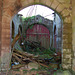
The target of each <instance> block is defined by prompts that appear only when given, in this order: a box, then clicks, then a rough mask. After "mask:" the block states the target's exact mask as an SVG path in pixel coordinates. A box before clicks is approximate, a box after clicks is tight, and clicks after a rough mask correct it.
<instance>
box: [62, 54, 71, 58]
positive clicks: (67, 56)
mask: <svg viewBox="0 0 75 75" xmlns="http://www.w3.org/2000/svg"><path fill="white" fill-rule="evenodd" d="M63 59H72V54H71V53H70V54H69V53H67V54H66V53H63Z"/></svg>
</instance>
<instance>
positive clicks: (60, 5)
mask: <svg viewBox="0 0 75 75" xmlns="http://www.w3.org/2000/svg"><path fill="white" fill-rule="evenodd" d="M64 8H65V7H64V6H63V5H62V4H59V5H58V7H57V9H56V11H58V12H59V13H60V12H61V11H63V9H64Z"/></svg>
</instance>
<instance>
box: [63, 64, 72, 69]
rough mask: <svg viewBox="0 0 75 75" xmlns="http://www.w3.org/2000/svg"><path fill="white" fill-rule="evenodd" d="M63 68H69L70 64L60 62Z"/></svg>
mask: <svg viewBox="0 0 75 75" xmlns="http://www.w3.org/2000/svg"><path fill="white" fill-rule="evenodd" d="M62 67H63V69H71V64H62Z"/></svg>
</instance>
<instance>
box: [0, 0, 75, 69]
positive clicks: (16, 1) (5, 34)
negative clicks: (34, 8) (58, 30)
mask: <svg viewBox="0 0 75 75" xmlns="http://www.w3.org/2000/svg"><path fill="white" fill-rule="evenodd" d="M1 1H2V0H1ZM34 1H36V2H38V3H39V4H43V5H47V6H48V7H50V6H51V8H53V9H55V8H56V7H57V8H56V9H55V11H57V12H58V13H60V12H61V11H63V9H64V8H67V9H70V10H69V11H68V12H69V13H70V15H71V13H72V11H71V9H72V8H71V5H70V4H69V3H70V0H3V9H2V8H1V6H0V8H1V9H2V15H3V17H2V22H1V21H0V22H1V23H0V25H1V24H2V31H1V33H0V34H2V35H1V41H0V42H1V48H2V50H1V51H2V57H1V58H2V60H1V62H2V63H5V65H4V67H6V65H8V63H9V60H8V59H9V51H10V20H11V17H12V16H13V15H15V13H17V12H18V11H19V10H20V9H22V8H24V7H27V6H29V5H32V4H35V3H34ZM57 1H58V2H59V3H60V4H58V2H57ZM72 1H73V26H75V16H74V15H75V3H74V0H72ZM0 3H1V2H0ZM0 5H1V4H0ZM0 11H1V10H0ZM65 12H66V10H65V11H64V13H63V15H62V17H64V16H67V15H68V12H67V13H65ZM0 15H1V12H0ZM2 15H1V16H2ZM1 16H0V17H1ZM6 16H10V18H8V17H6ZM0 19H1V18H0ZM71 19H72V18H71V17H70V16H69V17H65V19H64V21H63V24H64V22H65V23H67V24H65V25H63V29H64V28H65V29H66V28H67V29H68V28H69V27H71V26H72V21H71ZM5 23H6V24H5ZM69 23H70V24H69ZM5 26H7V27H5ZM71 29H72V27H71ZM0 30H1V27H0ZM65 32H68V33H65ZM65 32H64V30H63V35H65V34H67V36H66V37H64V38H67V39H68V38H71V39H72V37H70V36H72V34H71V33H72V32H71V31H69V30H67V31H66V30H65ZM69 32H71V33H69ZM74 33H75V27H73V49H75V48H74V45H75V41H74V39H75V35H74ZM64 38H63V39H64ZM67 43H69V39H68V41H67ZM63 48H64V49H72V44H71V42H70V44H64V43H63ZM64 52H65V51H64ZM69 52H70V50H67V53H69ZM67 53H66V55H68V54H67ZM7 54H8V55H7ZM5 57H6V59H5V60H4V58H5ZM67 57H68V56H67ZM67 57H66V58H67ZM7 61H8V63H7ZM2 65H3V64H2ZM73 65H74V64H73ZM63 67H64V68H69V67H71V64H68V65H66V64H64V65H63ZM6 68H7V67H6ZM74 68H75V67H73V69H74ZM74 70H75V69H74Z"/></svg>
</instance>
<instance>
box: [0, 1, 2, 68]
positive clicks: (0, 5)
mask: <svg viewBox="0 0 75 75" xmlns="http://www.w3.org/2000/svg"><path fill="white" fill-rule="evenodd" d="M1 29H2V0H0V69H1Z"/></svg>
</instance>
